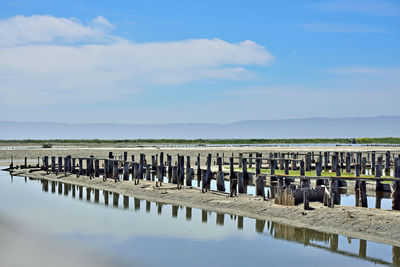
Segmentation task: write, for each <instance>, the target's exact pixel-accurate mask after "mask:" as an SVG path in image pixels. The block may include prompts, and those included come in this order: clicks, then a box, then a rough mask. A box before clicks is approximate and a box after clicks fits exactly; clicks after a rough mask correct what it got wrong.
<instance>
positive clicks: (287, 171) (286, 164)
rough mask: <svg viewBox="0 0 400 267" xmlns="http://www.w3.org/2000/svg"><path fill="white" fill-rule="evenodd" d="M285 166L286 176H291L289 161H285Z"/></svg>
mask: <svg viewBox="0 0 400 267" xmlns="http://www.w3.org/2000/svg"><path fill="white" fill-rule="evenodd" d="M284 164H285V174H286V175H289V160H288V159H285V160H284Z"/></svg>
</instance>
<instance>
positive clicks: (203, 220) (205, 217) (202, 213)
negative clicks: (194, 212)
mask: <svg viewBox="0 0 400 267" xmlns="http://www.w3.org/2000/svg"><path fill="white" fill-rule="evenodd" d="M201 222H203V223H206V222H207V211H205V210H201Z"/></svg>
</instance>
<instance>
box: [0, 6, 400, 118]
mask: <svg viewBox="0 0 400 267" xmlns="http://www.w3.org/2000/svg"><path fill="white" fill-rule="evenodd" d="M399 30H400V2H399V1H388V0H324V1H308V0H302V1H232V0H230V1H112V2H111V1H1V2H0V114H1V115H0V120H16V121H59V122H120V123H168V122H219V123H227V122H232V121H237V120H246V119H285V118H306V117H357V116H363V117H365V116H377V115H400V112H399V111H398V106H397V103H398V99H399V97H400V52H399V47H400V38H399Z"/></svg>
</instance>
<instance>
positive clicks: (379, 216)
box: [13, 170, 400, 246]
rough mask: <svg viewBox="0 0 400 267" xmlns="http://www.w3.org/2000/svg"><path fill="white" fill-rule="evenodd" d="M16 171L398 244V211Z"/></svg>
mask: <svg viewBox="0 0 400 267" xmlns="http://www.w3.org/2000/svg"><path fill="white" fill-rule="evenodd" d="M13 175H19V176H28V177H31V178H37V179H42V178H44V179H47V180H49V181H59V182H64V183H68V184H75V185H80V186H88V187H91V188H94V189H100V190H107V191H110V192H116V193H119V194H123V195H126V196H133V197H137V198H141V199H144V200H148V201H153V202H163V203H167V204H174V205H181V206H188V207H193V208H198V209H203V210H209V211H214V212H222V213H229V214H235V215H240V216H246V217H251V218H255V219H262V220H269V221H274V222H277V223H283V224H286V225H290V226H294V227H300V228H308V229H312V230H316V231H322V232H327V233H332V234H340V235H343V236H348V237H352V238H359V239H366V240H370V241H374V242H379V243H385V244H389V245H394V246H400V212H399V211H388V210H378V209H366V208H359V207H344V206H335V208H327V207H324V206H323V205H322V204H321V203H317V202H312V203H310V206H311V208H313V210H307V211H303V209H302V206H301V205H299V206H296V207H286V206H279V205H275V204H273V201H263V200H262V199H261V198H259V197H254V196H250V195H239V196H238V197H235V198H229V197H228V195H227V194H224V193H217V192H208V193H204V194H202V193H201V192H200V190H199V189H196V188H190V187H185V188H184V189H183V190H177V189H176V186H175V185H172V184H164V185H163V186H162V187H155V182H151V181H145V180H143V181H142V180H141V182H140V184H139V185H136V186H135V185H134V184H133V182H131V181H121V182H118V183H115V182H114V181H113V180H111V179H108V180H107V181H106V182H103V181H102V179H101V178H95V179H89V178H88V177H84V176H81V177H80V178H77V177H76V176H75V175H71V176H68V177H65V176H64V175H61V176H56V175H54V174H49V175H47V174H45V172H43V171H38V172H33V173H29V172H28V170H15V171H14V172H13Z"/></svg>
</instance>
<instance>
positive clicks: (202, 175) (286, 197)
mask: <svg viewBox="0 0 400 267" xmlns="http://www.w3.org/2000/svg"><path fill="white" fill-rule="evenodd" d="M284 155H287V154H285V153H282V154H279V153H275V154H270V155H269V156H270V157H263V155H262V153H256V154H255V156H256V157H255V158H253V157H252V156H253V155H252V154H251V153H249V157H244V156H243V153H239V157H235V156H234V155H232V157H230V158H229V163H228V164H229V174H228V175H229V176H228V178H229V181H230V192H231V193H230V196H234V195H237V193H246V191H247V190H246V188H247V186H246V185H247V184H248V183H249V181H253V179H252V178H253V177H255V179H254V184H255V187H256V195H257V196H262V197H263V198H264V199H265V198H266V194H265V189H264V186H265V183H266V180H267V177H269V178H270V184H272V183H274V182H275V183H277V188H278V189H277V190H276V192H275V190H274V191H273V192H272V190H271V192H268V193H270V194H271V195H267V198H272V199H275V203H277V204H281V205H297V204H299V203H304V207H305V208H308V202H309V201H310V199H313V198H310V197H309V195H310V194H312V192H313V191H312V190H311V188H310V184H311V183H310V180H311V179H316V180H317V182H316V184H317V187H318V186H320V185H325V186H326V188H329V190H328V189H324V192H325V191H326V192H325V193H324V194H323V195H324V196H323V197H319V198H318V200H317V201H321V202H323V203H324V204H325V205H327V206H333V205H334V204H337V203H338V201H337V198H338V196H339V197H340V194H339V193H338V188H339V186H340V185H341V182H342V180H345V179H348V178H345V177H343V178H340V176H341V175H340V174H341V170H342V167H343V166H344V165H346V171H347V170H351V169H353V168H354V172H355V178H354V179H353V180H354V181H355V190H356V194H359V195H360V201H359V203H358V204H359V206H362V207H365V206H366V205H367V204H366V202H367V201H366V181H365V180H366V179H369V180H374V181H375V182H376V183H377V186H376V189H377V190H379V189H380V187H381V186H382V184H381V181H380V180H377V179H372V178H360V174H361V172H362V169H363V168H364V169H365V168H366V162H367V161H366V160H365V159H366V157H362V154H361V153H359V152H357V153H350V152H346V153H344V152H343V153H342V152H333V153H332V154H329V152H324V153H322V152H321V153H319V155H318V157H317V161H315V158H316V155H315V154H313V153H311V152H309V153H303V154H299V153H292V154H290V155H291V156H292V158H291V159H288V158H285V157H284ZM290 155H289V156H290ZM352 155H353V156H354V158H355V160H354V159H353V156H352ZM384 155H385V164H387V166H389V167H390V166H392V165H393V166H394V167H395V168H394V178H399V177H400V174H399V170H400V167H399V166H400V160H399V157H397V158H394V159H393V160H392V158H391V155H392V154H390V153H389V152H386V153H385V154H384ZM278 156H281V158H278ZM300 156H303V158H301V159H300ZM375 156H376V154H375V153H372V152H371V156H370V157H368V158H370V159H372V162H373V161H374V158H375ZM118 158H119V159H118ZM344 158H345V162H346V164H344V161H343V159H344ZM382 158H383V157H382V155H381V156H378V161H377V163H378V164H376V166H375V167H376V170H377V171H376V177H377V178H380V175H381V172H380V167H382V164H383V161H382ZM185 159H186V164H185ZM237 159H239V160H237ZM323 159H324V161H323ZM200 160H201V157H200V154H199V155H198V156H197V158H196V162H195V165H196V170H195V169H194V168H192V167H191V159H190V156H186V157H185V156H183V155H177V157H176V161H175V164H173V162H172V155H168V154H167V157H166V161H165V162H164V152H160V153H159V155H152V156H151V164H150V163H147V160H146V155H145V154H143V153H141V154H140V155H139V160H138V161H135V156H134V155H132V156H131V159H130V160H128V154H127V152H124V154H123V156H120V157H118V156H114V155H113V153H112V152H109V155H108V157H107V158H94V157H93V156H91V157H88V158H72V157H71V156H66V157H55V156H52V157H48V156H44V157H43V158H42V168H43V169H44V170H46V171H47V172H52V173H55V174H59V173H64V174H65V175H70V174H76V175H77V176H80V175H86V176H89V177H90V178H94V177H100V175H102V176H103V179H104V180H105V179H107V178H112V179H114V180H115V181H119V179H120V174H122V179H123V180H129V177H130V175H131V174H132V180H134V181H135V184H138V183H139V181H140V180H141V179H146V180H152V179H153V178H152V176H151V173H153V174H155V175H156V176H157V178H158V179H157V181H156V186H162V182H163V178H164V176H167V177H168V181H169V182H171V183H174V184H177V187H178V189H182V188H183V186H184V185H185V186H192V181H193V180H194V179H195V178H197V183H198V186H200V184H201V188H202V192H207V191H208V190H209V189H210V182H211V179H216V184H217V190H218V191H223V192H225V191H226V188H225V180H226V178H225V176H226V175H227V174H226V173H224V170H223V165H224V164H226V163H225V162H224V154H223V155H222V157H221V156H219V155H218V154H217V157H216V160H215V161H214V164H215V165H217V168H218V171H217V172H213V171H212V169H211V165H212V155H211V154H208V155H207V159H206V164H205V165H206V168H205V169H202V168H201V162H200ZM253 160H254V161H255V162H254V163H255V173H254V172H249V171H248V168H252V167H253ZM235 161H236V162H235ZM24 162H25V166H27V159H26V158H25V161H24ZM328 162H330V168H331V172H332V174H334V176H332V177H321V173H322V169H323V166H325V167H326V165H327V163H328ZM349 162H350V164H347V163H349ZM360 162H361V164H360ZM363 162H364V163H363ZM84 163H85V165H86V168H84ZM263 163H264V166H263ZM289 163H291V164H289ZM12 164H13V163H11V165H12ZM342 164H343V166H342ZM101 165H102V166H103V168H101V167H100V166H101ZM235 166H239V167H240V168H241V171H235ZM268 166H269V168H270V174H269V175H265V174H262V173H261V170H262V167H268ZM278 166H279V168H283V169H284V173H285V175H276V174H275V168H278ZM121 167H122V168H121ZM312 168H314V169H315V173H316V176H315V177H310V176H305V172H306V171H308V170H311V169H312ZM289 169H290V170H299V174H300V176H297V177H296V178H300V182H301V184H300V186H299V187H298V188H296V186H294V187H293V185H291V186H289V185H290V183H291V182H292V181H293V178H294V176H290V172H289ZM337 178H339V179H337ZM392 180H393V181H394V182H393V186H392V189H393V190H392V191H393V194H392V199H393V209H400V202H399V201H400V184H399V183H400V182H399V181H397V180H396V179H392ZM327 181H330V182H329V183H328V184H327V183H326V182H327ZM378 183H379V184H378ZM311 201H312V200H311ZM358 204H357V203H356V205H358Z"/></svg>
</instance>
